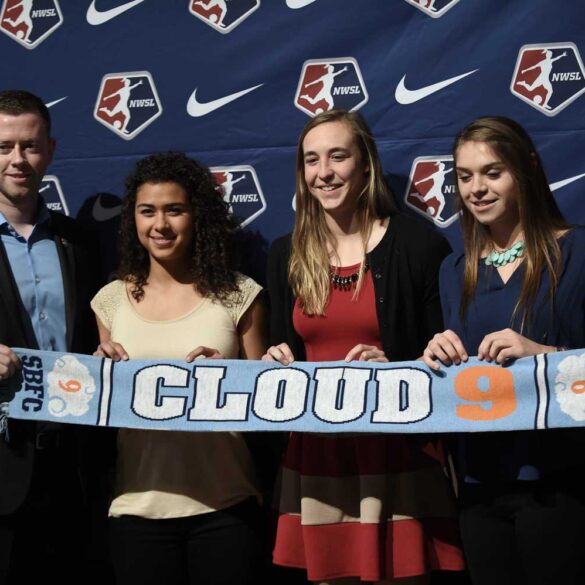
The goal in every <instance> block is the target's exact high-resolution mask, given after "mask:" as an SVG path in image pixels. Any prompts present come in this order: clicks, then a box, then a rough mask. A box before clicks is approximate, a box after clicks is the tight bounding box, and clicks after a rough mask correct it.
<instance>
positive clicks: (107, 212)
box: [91, 195, 122, 221]
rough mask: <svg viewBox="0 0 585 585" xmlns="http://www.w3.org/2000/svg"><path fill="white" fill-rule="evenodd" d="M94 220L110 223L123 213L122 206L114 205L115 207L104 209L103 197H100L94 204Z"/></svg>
mask: <svg viewBox="0 0 585 585" xmlns="http://www.w3.org/2000/svg"><path fill="white" fill-rule="evenodd" d="M91 212H92V214H93V218H94V219H95V220H96V221H108V220H110V219H113V218H114V217H117V216H118V215H120V213H121V212H122V206H121V205H114V207H104V206H103V205H102V197H101V195H98V196H97V197H96V200H95V201H94V202H93V208H92V210H91Z"/></svg>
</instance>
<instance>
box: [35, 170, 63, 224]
mask: <svg viewBox="0 0 585 585" xmlns="http://www.w3.org/2000/svg"><path fill="white" fill-rule="evenodd" d="M39 195H41V196H42V198H43V199H44V200H45V203H46V204H47V207H48V208H49V209H51V210H52V211H58V212H60V213H63V214H64V215H69V208H68V207H67V201H66V200H65V196H64V195H63V190H62V189H61V183H60V182H59V179H58V178H57V177H56V176H55V175H45V176H44V177H43V182H42V183H41V186H40V187H39Z"/></svg>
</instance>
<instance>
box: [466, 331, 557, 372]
mask: <svg viewBox="0 0 585 585" xmlns="http://www.w3.org/2000/svg"><path fill="white" fill-rule="evenodd" d="M550 351H555V348H554V347H551V346H549V345H541V344H540V343H536V342H535V341H532V340H530V339H528V338H527V337H524V336H523V335H520V333H516V331H513V330H512V329H509V328H508V329H502V330H501V331H494V332H493V333H489V334H488V335H486V336H485V337H484V338H483V340H482V342H481V343H480V345H479V348H478V350H477V357H478V358H479V359H480V360H486V361H488V362H491V361H495V362H497V363H498V364H503V363H504V362H505V361H506V360H510V359H515V358H521V357H526V356H530V355H536V354H537V353H547V352H550Z"/></svg>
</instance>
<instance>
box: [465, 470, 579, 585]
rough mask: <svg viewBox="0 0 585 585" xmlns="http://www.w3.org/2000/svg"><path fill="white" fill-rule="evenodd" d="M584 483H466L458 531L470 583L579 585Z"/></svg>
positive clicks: (482, 584) (489, 584)
mask: <svg viewBox="0 0 585 585" xmlns="http://www.w3.org/2000/svg"><path fill="white" fill-rule="evenodd" d="M583 487H584V485H583V483H582V481H580V480H576V481H575V482H574V483H573V484H572V483H571V481H570V480H569V481H567V480H566V478H564V479H563V481H542V482H541V481H536V482H514V483H511V484H500V485H484V484H478V485H475V484H466V485H464V486H463V488H462V490H461V498H460V499H461V507H462V511H461V516H460V522H461V534H462V538H463V546H464V550H465V555H466V558H467V562H468V566H469V571H470V573H471V580H472V583H473V585H558V584H561V583H562V585H577V584H578V585H583V584H584V583H585V491H583Z"/></svg>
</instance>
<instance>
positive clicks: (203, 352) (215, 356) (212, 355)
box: [185, 345, 223, 362]
mask: <svg viewBox="0 0 585 585" xmlns="http://www.w3.org/2000/svg"><path fill="white" fill-rule="evenodd" d="M198 357H204V358H207V359H208V360H222V359H223V355H221V353H220V352H219V351H218V350H217V349H213V347H205V346H204V345H200V346H199V347H196V348H195V349H194V350H193V351H190V352H189V353H188V354H187V357H186V358H185V360H186V361H188V362H192V361H193V360H194V359H195V358H198Z"/></svg>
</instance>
